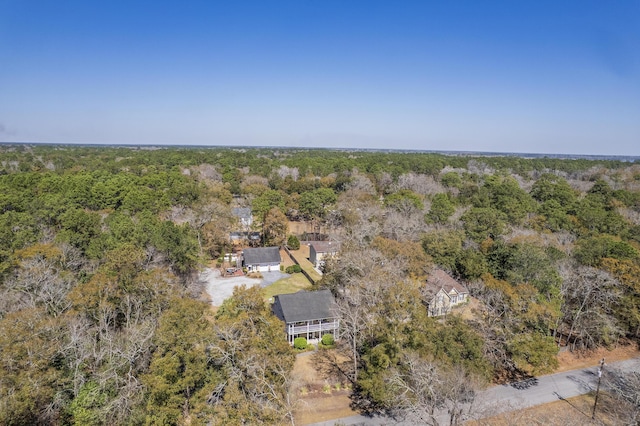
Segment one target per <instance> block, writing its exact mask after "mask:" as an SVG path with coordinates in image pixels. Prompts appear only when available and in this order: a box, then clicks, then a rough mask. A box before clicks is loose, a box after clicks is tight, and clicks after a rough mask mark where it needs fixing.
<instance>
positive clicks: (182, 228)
mask: <svg viewBox="0 0 640 426" xmlns="http://www.w3.org/2000/svg"><path fill="white" fill-rule="evenodd" d="M234 207H250V208H251V211H252V213H253V216H254V224H253V227H254V230H255V231H257V232H259V233H260V235H261V241H260V242H259V244H262V245H265V246H269V245H283V244H285V242H286V241H287V239H288V238H289V237H290V233H289V231H288V226H287V225H288V223H290V222H296V221H304V222H306V223H309V224H310V225H311V226H312V228H313V229H314V230H317V231H318V233H320V234H322V238H328V239H331V240H335V241H339V242H340V243H341V251H340V253H339V255H338V256H336V257H335V258H333V259H331V260H329V261H328V262H327V263H326V265H325V266H324V275H323V278H322V280H320V281H319V282H317V283H316V284H315V287H317V288H328V289H330V290H331V291H332V292H333V294H334V296H335V298H336V301H337V305H338V310H339V316H340V319H341V325H342V328H341V333H340V336H339V337H340V338H339V339H338V347H337V349H336V350H339V351H341V352H342V353H343V354H344V356H345V357H347V358H348V360H349V361H348V362H346V363H345V364H344V365H343V366H341V368H342V370H343V371H344V374H345V375H346V376H347V377H348V378H349V379H350V380H351V381H352V383H353V384H354V393H355V394H357V398H358V399H357V404H358V405H359V406H360V407H361V408H363V409H365V410H370V411H380V412H385V413H391V414H398V415H403V416H409V417H408V418H413V419H415V420H416V421H417V422H422V423H437V420H436V419H435V417H434V413H435V412H436V410H441V409H444V410H446V411H447V412H448V413H449V414H450V416H451V423H452V424H455V423H456V422H457V421H458V420H459V417H460V414H461V408H460V407H461V405H462V403H463V402H464V401H467V400H468V399H469V398H470V395H473V393H474V392H475V391H476V390H478V389H480V388H482V387H483V386H485V385H486V384H488V383H492V382H501V381H505V380H516V379H520V378H523V377H531V376H535V375H539V374H544V373H548V372H551V371H553V369H554V368H555V367H556V365H557V360H556V355H557V353H558V349H559V347H568V348H569V349H570V350H574V351H584V350H590V349H594V348H598V347H612V346H614V345H620V344H637V342H638V341H639V340H640V165H638V164H635V163H631V162H623V161H614V160H586V159H572V160H569V159H557V158H536V159H525V158H519V157H501V156H461V155H460V156H456V155H442V154H435V153H402V152H375V151H349V150H304V149H258V148H246V149H239V148H236V149H233V148H197V147H194V148H151V147H147V148H142V147H80V146H46V145H0V423H1V424H7V425H22V424H194V425H195V424H280V423H289V424H292V423H294V422H295V419H294V417H293V412H294V409H295V395H294V394H293V393H292V392H290V389H291V386H292V376H291V369H292V366H293V363H294V359H295V351H294V349H293V348H290V347H289V345H288V344H287V341H286V338H285V335H284V329H283V326H282V324H281V323H280V322H279V320H278V319H277V318H275V317H274V316H273V314H272V313H271V311H270V307H269V306H268V304H266V303H265V302H264V298H263V296H262V294H261V291H260V290H259V289H257V288H250V289H247V288H238V289H236V290H235V292H234V294H233V296H232V297H231V298H229V299H227V300H226V301H225V302H224V304H223V305H222V306H221V307H220V308H219V309H217V310H215V311H214V310H212V309H211V307H210V304H208V303H207V301H206V300H205V299H204V298H203V288H202V283H201V282H200V280H199V270H200V269H201V268H202V267H203V265H206V264H208V263H210V262H211V260H212V259H217V258H219V257H220V256H221V255H223V254H225V253H227V252H228V251H229V250H230V249H231V246H230V242H229V233H230V232H232V231H234V230H237V228H238V223H237V218H236V217H235V216H234V215H233V214H232V209H233V208H234ZM298 237H300V238H302V236H298ZM433 268H440V269H443V270H445V271H447V272H448V273H449V274H450V275H451V276H453V277H455V278H456V279H457V280H458V281H460V282H462V283H464V284H465V285H466V286H467V287H468V288H469V289H470V291H471V295H472V296H473V299H474V301H475V302H474V303H475V304H474V309H473V310H472V312H473V314H472V315H471V316H470V317H461V316H459V315H456V314H455V311H454V314H452V315H448V316H447V317H446V318H444V319H443V318H438V319H436V318H433V317H428V316H427V309H426V306H425V303H424V300H425V295H424V292H423V288H424V282H425V280H426V279H427V277H428V276H429V274H430V272H431V271H432V270H433ZM627 379H628V377H627V378H626V379H625V380H627ZM638 383H640V381H639V382H638ZM624 397H625V395H622V393H621V396H620V400H621V402H620V403H621V404H632V405H633V404H636V405H635V413H636V414H634V415H636V416H639V415H640V414H638V412H639V411H640V407H638V406H637V401H638V399H636V402H635V403H633V402H629V401H628V400H627V401H625V400H624ZM632 411H633V410H631V411H629V412H632ZM637 420H638V417H636V421H637Z"/></svg>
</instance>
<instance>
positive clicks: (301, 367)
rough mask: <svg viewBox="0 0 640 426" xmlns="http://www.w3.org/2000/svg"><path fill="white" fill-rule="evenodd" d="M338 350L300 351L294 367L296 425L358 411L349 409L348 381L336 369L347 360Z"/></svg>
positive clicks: (349, 386) (349, 387)
mask: <svg viewBox="0 0 640 426" xmlns="http://www.w3.org/2000/svg"><path fill="white" fill-rule="evenodd" d="M346 361H347V359H346V357H344V356H342V355H340V354H339V352H338V351H337V350H333V349H331V350H318V351H315V352H305V353H301V354H299V355H298V356H297V357H296V362H295V365H294V367H293V377H294V380H295V381H296V383H297V386H296V387H295V392H296V395H295V396H296V397H297V398H298V399H297V409H296V411H295V414H294V417H295V419H296V424H300V425H306V424H311V423H316V422H322V421H327V420H332V419H339V418H341V417H349V416H354V415H357V414H359V413H358V412H357V411H354V410H352V409H351V406H350V405H351V397H350V396H351V383H350V382H349V381H348V380H346V379H345V377H344V375H343V374H341V373H340V372H338V371H336V368H335V367H336V365H339V364H340V363H343V362H346Z"/></svg>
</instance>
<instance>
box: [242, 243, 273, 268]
mask: <svg viewBox="0 0 640 426" xmlns="http://www.w3.org/2000/svg"><path fill="white" fill-rule="evenodd" d="M280 262H281V258H280V248H279V247H258V248H247V249H244V251H243V252H242V266H243V267H245V268H247V271H249V272H270V271H279V270H280Z"/></svg>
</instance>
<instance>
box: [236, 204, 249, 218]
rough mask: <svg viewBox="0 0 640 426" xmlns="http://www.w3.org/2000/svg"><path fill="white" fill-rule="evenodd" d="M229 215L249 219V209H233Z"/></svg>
mask: <svg viewBox="0 0 640 426" xmlns="http://www.w3.org/2000/svg"><path fill="white" fill-rule="evenodd" d="M231 213H232V214H233V215H234V216H236V217H239V218H242V219H251V209H250V208H249V207H234V208H232V209H231Z"/></svg>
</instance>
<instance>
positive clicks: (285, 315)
mask: <svg viewBox="0 0 640 426" xmlns="http://www.w3.org/2000/svg"><path fill="white" fill-rule="evenodd" d="M271 310H272V311H273V313H274V315H275V316H277V317H278V318H280V319H281V320H282V321H283V322H284V323H285V331H286V332H287V339H288V340H289V344H292V345H293V342H294V340H295V339H296V338H297V337H304V338H305V339H307V342H309V343H317V342H319V341H320V339H322V336H323V335H325V334H333V335H334V337H337V334H338V331H339V326H340V320H339V319H338V317H337V314H336V303H335V300H334V298H333V295H332V294H331V292H330V291H329V290H319V291H299V292H297V293H292V294H279V295H277V296H274V302H273V305H272V306H271Z"/></svg>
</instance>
